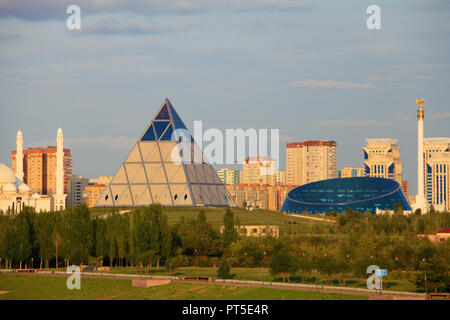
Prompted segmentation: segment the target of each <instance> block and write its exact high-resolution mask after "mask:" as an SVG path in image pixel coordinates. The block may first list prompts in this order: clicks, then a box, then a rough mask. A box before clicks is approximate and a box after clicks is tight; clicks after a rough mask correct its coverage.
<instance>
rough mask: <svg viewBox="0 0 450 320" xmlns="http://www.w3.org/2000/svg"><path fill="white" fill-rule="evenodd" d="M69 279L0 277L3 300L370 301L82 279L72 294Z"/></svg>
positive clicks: (359, 297) (331, 295) (248, 289)
mask: <svg viewBox="0 0 450 320" xmlns="http://www.w3.org/2000/svg"><path fill="white" fill-rule="evenodd" d="M66 279H67V278H65V277H49V276H35V275H12V274H0V291H10V292H9V293H7V294H0V300H13V299H19V300H26V299H38V300H49V299H50V300H85V299H86V300H99V299H100V300H105V299H106V300H112V299H118V300H366V299H367V296H363V295H348V294H339V293H321V292H309V291H298V290H280V289H269V288H257V287H236V286H224V285H214V284H188V283H172V284H167V285H162V286H157V287H151V288H132V287H131V280H115V279H89V278H82V279H81V290H68V289H67V287H66Z"/></svg>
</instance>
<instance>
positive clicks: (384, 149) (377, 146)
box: [362, 139, 403, 185]
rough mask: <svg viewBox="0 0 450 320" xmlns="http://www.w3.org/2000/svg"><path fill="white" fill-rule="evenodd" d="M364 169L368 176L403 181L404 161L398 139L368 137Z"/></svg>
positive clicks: (364, 149) (364, 148) (364, 150)
mask: <svg viewBox="0 0 450 320" xmlns="http://www.w3.org/2000/svg"><path fill="white" fill-rule="evenodd" d="M366 142H367V145H366V146H364V147H363V148H362V149H363V153H364V171H365V176H366V177H374V178H385V179H392V180H395V181H397V182H398V183H399V184H400V185H401V183H402V170H403V162H402V161H400V147H399V146H398V145H397V139H366Z"/></svg>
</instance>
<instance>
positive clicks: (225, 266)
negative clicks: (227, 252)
mask: <svg viewBox="0 0 450 320" xmlns="http://www.w3.org/2000/svg"><path fill="white" fill-rule="evenodd" d="M230 272H231V269H230V263H229V262H228V261H227V260H226V259H222V260H221V261H220V265H219V269H218V270H217V276H218V277H219V278H221V279H231V273H230Z"/></svg>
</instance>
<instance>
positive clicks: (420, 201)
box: [415, 99, 427, 213]
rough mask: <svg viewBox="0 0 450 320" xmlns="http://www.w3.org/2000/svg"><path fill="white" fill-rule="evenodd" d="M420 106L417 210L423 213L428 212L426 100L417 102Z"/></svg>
mask: <svg viewBox="0 0 450 320" xmlns="http://www.w3.org/2000/svg"><path fill="white" fill-rule="evenodd" d="M416 103H417V104H418V105H419V109H418V110H417V196H416V204H415V208H416V209H421V210H422V213H425V212H426V211H427V201H426V199H425V194H424V191H425V187H424V179H425V177H424V161H423V119H424V115H425V110H423V104H424V103H425V100H424V99H422V100H416Z"/></svg>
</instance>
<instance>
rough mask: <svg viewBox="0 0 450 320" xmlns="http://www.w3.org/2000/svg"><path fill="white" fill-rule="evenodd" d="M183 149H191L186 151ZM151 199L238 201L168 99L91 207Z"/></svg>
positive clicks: (210, 203) (224, 204)
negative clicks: (234, 198)
mask: <svg viewBox="0 0 450 320" xmlns="http://www.w3.org/2000/svg"><path fill="white" fill-rule="evenodd" d="M180 132H183V133H184V134H183V136H181V135H180ZM186 150H188V151H192V152H190V153H191V155H190V156H189V157H187V156H186ZM193 155H196V156H195V160H196V161H194V157H193ZM186 158H187V159H186ZM154 203H159V204H161V205H163V206H222V207H229V206H236V203H235V201H234V200H233V198H232V197H231V196H230V194H229V192H228V190H227V189H226V188H225V185H224V184H223V183H222V181H221V180H220V178H219V177H218V176H217V173H216V171H215V170H214V169H213V167H212V166H211V165H210V164H209V163H208V162H207V159H206V158H205V157H204V155H203V152H202V151H201V149H200V148H199V147H198V145H197V144H196V143H195V141H194V140H193V139H192V137H191V136H190V134H189V131H188V130H187V128H186V126H185V125H184V123H183V121H182V120H181V118H180V117H179V116H178V114H177V113H176V111H175V109H174V108H173V106H172V104H171V103H170V101H169V100H168V99H166V100H165V101H164V103H163V104H162V106H161V107H160V109H159V111H158V113H157V114H156V116H155V117H154V118H153V120H152V121H151V123H150V124H149V126H148V127H147V129H146V130H145V131H144V133H143V135H142V136H141V138H140V139H139V140H138V142H137V143H136V145H135V146H134V147H133V149H132V150H131V152H130V154H129V155H128V157H127V158H126V160H125V161H124V163H123V164H122V165H121V167H120V169H119V170H118V171H117V173H116V174H115V175H114V177H113V179H112V180H111V183H110V184H109V186H108V187H107V188H106V189H105V190H104V192H103V194H102V195H101V196H100V198H99V200H98V201H97V203H96V205H95V207H138V206H148V205H150V204H154Z"/></svg>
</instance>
